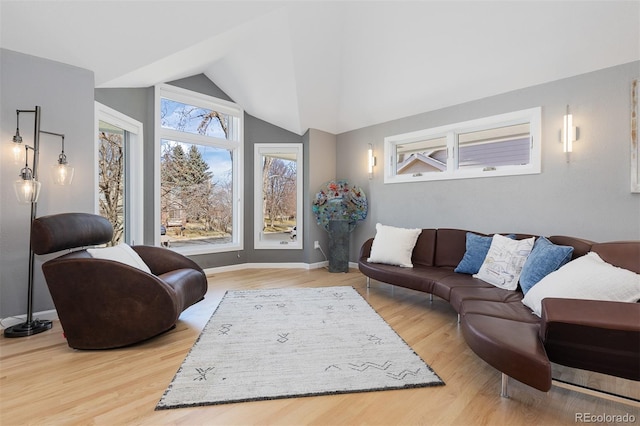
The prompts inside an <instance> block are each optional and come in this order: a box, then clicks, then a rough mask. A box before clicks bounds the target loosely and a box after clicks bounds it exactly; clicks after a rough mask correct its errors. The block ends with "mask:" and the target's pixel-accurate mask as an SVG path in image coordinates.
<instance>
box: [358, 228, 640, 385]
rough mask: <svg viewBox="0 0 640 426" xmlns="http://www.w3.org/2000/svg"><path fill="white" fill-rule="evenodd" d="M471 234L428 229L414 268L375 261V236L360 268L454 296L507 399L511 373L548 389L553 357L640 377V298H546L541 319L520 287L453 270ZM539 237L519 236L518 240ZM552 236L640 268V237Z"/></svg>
mask: <svg viewBox="0 0 640 426" xmlns="http://www.w3.org/2000/svg"><path fill="white" fill-rule="evenodd" d="M467 232H469V231H466V230H460V229H423V230H422V232H421V234H420V236H419V237H418V240H417V242H416V245H415V247H414V249H413V254H412V263H413V268H401V267H398V266H391V265H387V264H381V263H370V262H368V261H367V259H368V258H369V257H370V252H371V246H372V243H373V238H371V239H369V240H367V241H366V242H365V243H364V244H363V246H362V248H361V250H360V258H359V260H358V264H359V269H360V271H361V272H362V273H363V274H364V275H366V276H367V277H368V278H367V280H369V278H373V279H375V280H378V281H382V282H385V283H389V284H393V285H397V286H401V287H406V288H410V289H413V290H418V291H422V292H425V293H428V294H431V295H436V296H438V297H440V298H442V299H444V300H446V301H448V302H449V303H450V304H451V306H452V307H453V308H454V309H455V310H456V312H458V318H459V321H460V327H461V330H462V334H463V336H464V338H465V341H466V342H467V344H468V345H469V346H470V347H471V349H472V350H473V351H474V352H475V353H476V354H477V355H478V356H479V357H481V358H482V359H483V360H484V361H486V362H487V363H488V364H490V365H491V366H493V367H494V368H496V369H497V370H499V371H501V372H502V373H503V376H502V377H503V384H502V386H503V389H502V394H503V396H507V391H506V381H507V378H508V377H513V378H515V379H516V380H518V381H520V382H522V383H525V384H527V385H529V386H532V387H534V388H536V389H539V390H541V391H548V390H549V389H550V388H551V384H552V377H551V362H554V363H557V364H560V365H565V366H569V367H575V368H580V369H585V370H589V371H596V372H600V373H604V374H609V375H613V376H617V377H623V378H626V379H631V380H636V381H640V303H622V302H605V301H593V300H581V299H551V298H547V299H543V302H542V315H541V317H538V316H537V315H535V314H534V313H533V312H532V311H531V310H530V309H529V308H528V307H527V306H525V305H524V304H523V303H522V299H523V294H522V291H521V290H520V288H519V287H518V289H517V290H515V291H510V290H504V289H500V288H497V287H494V286H492V285H491V284H488V283H486V282H484V281H482V280H480V279H477V278H474V277H473V276H472V275H467V274H460V273H456V272H454V269H455V268H456V266H457V265H458V264H459V263H460V261H461V260H462V258H463V256H464V254H465V250H466V246H465V242H466V234H467ZM474 233H475V232H474ZM476 234H478V235H484V234H481V233H476ZM532 236H533V235H525V234H515V238H516V239H523V238H530V237H532ZM548 239H549V240H550V241H551V242H552V243H554V244H558V245H565V246H572V247H574V251H573V255H572V256H573V259H575V258H577V257H579V256H583V255H585V254H586V253H588V252H589V251H594V252H596V253H598V255H599V256H600V257H601V258H602V260H604V261H605V262H607V263H610V264H613V265H614V266H618V267H621V268H625V269H628V270H631V271H634V272H636V273H640V241H627V242H610V243H594V242H591V241H586V240H583V239H579V238H573V237H565V236H553V237H548ZM602 285H603V286H606V285H607V283H602ZM431 297H432V296H431Z"/></svg>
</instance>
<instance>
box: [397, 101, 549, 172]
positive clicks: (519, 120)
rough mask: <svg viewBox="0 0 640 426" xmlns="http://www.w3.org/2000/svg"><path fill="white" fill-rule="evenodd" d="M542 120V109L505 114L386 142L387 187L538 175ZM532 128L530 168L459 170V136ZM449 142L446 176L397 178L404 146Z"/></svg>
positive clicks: (515, 166) (498, 167) (540, 156)
mask: <svg viewBox="0 0 640 426" xmlns="http://www.w3.org/2000/svg"><path fill="white" fill-rule="evenodd" d="M541 116H542V108H541V107H535V108H529V109H524V110H520V111H514V112H509V113H505V114H498V115H493V116H490V117H483V118H478V119H474V120H468V121H463V122H458V123H453V124H447V125H444V126H438V127H433V128H429V129H424V130H418V131H414V132H408V133H403V134H398V135H393V136H387V137H385V138H384V183H385V184H391V183H404V182H424V181H438V180H451V179H471V178H484V177H495V176H516V175H526V174H538V173H540V172H541V170H542V166H541V158H542V155H541V146H542V141H541V135H542V130H541ZM525 123H528V124H529V126H530V127H529V135H530V144H529V150H530V151H529V163H528V164H526V165H510V166H496V167H491V168H480V167H478V168H471V167H465V168H459V166H458V161H459V155H458V148H459V144H458V135H459V134H462V133H469V132H475V131H482V130H490V129H496V128H500V127H506V126H512V125H516V124H525ZM435 138H446V140H447V167H446V170H444V171H442V172H437V173H436V172H434V173H430V172H427V173H414V174H397V172H396V170H397V163H396V162H397V149H396V147H397V146H398V145H401V144H408V143H412V142H418V141H422V140H426V139H435Z"/></svg>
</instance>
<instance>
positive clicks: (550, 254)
mask: <svg viewBox="0 0 640 426" xmlns="http://www.w3.org/2000/svg"><path fill="white" fill-rule="evenodd" d="M572 254H573V247H571V246H559V245H556V244H553V243H552V242H551V241H549V240H548V239H546V238H545V237H539V238H538V239H537V240H536V242H535V244H534V245H533V250H531V254H529V257H527V261H526V262H524V265H523V266H522V273H521V274H520V288H522V292H523V293H524V294H527V292H528V291H529V289H530V288H531V287H533V286H534V285H535V284H536V283H537V282H538V281H540V280H541V279H542V278H544V277H546V276H547V275H549V274H550V273H551V272H553V271H555V270H556V269H558V268H560V267H561V266H562V265H564V264H565V263H567V262H568V261H570V260H571V255H572Z"/></svg>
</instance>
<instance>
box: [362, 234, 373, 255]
mask: <svg viewBox="0 0 640 426" xmlns="http://www.w3.org/2000/svg"><path fill="white" fill-rule="evenodd" d="M372 244H373V238H369V239H368V240H367V241H365V242H364V244H362V247H360V257H359V258H358V260H359V259H365V260H366V259H368V258H369V256H371V246H372Z"/></svg>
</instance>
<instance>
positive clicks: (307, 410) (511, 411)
mask: <svg viewBox="0 0 640 426" xmlns="http://www.w3.org/2000/svg"><path fill="white" fill-rule="evenodd" d="M336 285H348V286H353V287H354V288H356V290H358V291H359V292H360V293H361V294H362V295H363V297H365V298H366V299H367V301H368V302H369V303H370V304H371V306H373V308H374V309H376V311H377V312H378V313H379V314H380V315H381V316H382V317H383V318H384V319H385V320H386V321H387V322H388V323H389V324H390V325H391V326H392V327H393V328H394V329H395V330H396V332H398V334H399V335H400V336H401V337H402V338H403V339H404V340H405V341H406V342H407V343H408V344H409V345H410V346H411V347H412V348H413V349H414V350H415V351H416V353H417V354H418V355H420V356H421V357H422V358H423V359H424V360H425V361H426V362H427V363H428V364H429V365H430V366H431V367H432V368H433V369H434V370H435V372H436V373H437V374H438V375H439V376H440V377H441V378H442V379H443V380H444V381H445V383H446V385H445V386H439V387H432V388H420V389H405V390H393V391H382V392H364V393H354V394H345V395H327V396H319V397H306V398H291V399H281V400H273V401H256V402H248V403H236V404H223V405H216V406H207V407H193V408H183V409H173V410H162V411H154V408H155V405H156V404H157V402H158V400H159V399H160V397H161V396H162V393H163V392H164V390H165V389H166V387H167V386H168V385H169V383H170V382H171V380H172V379H173V376H174V375H175V373H176V371H177V369H178V368H179V367H180V365H181V363H182V361H183V360H184V358H185V356H186V355H187V353H188V352H189V350H190V349H191V346H192V345H193V343H194V342H195V340H196V339H197V337H198V335H199V334H200V331H201V330H202V328H203V327H204V325H205V324H206V322H207V321H208V320H209V318H210V316H211V314H212V313H213V311H214V310H215V308H216V306H217V305H218V303H219V302H220V300H221V298H222V297H223V296H224V294H225V292H226V291H227V290H237V289H260V288H278V287H319V286H336ZM560 374H562V375H563V378H571V379H572V380H576V381H582V382H585V383H596V384H598V385H601V384H602V383H603V382H607V383H608V386H609V387H610V388H611V389H613V390H617V391H619V392H623V393H627V394H630V393H631V394H633V392H638V389H637V383H636V382H630V381H624V380H617V379H611V378H609V377H608V376H603V375H598V376H595V378H594V377H592V375H591V374H584V373H583V372H579V371H577V370H569V371H562V372H561V373H560ZM510 391H511V398H509V399H505V398H501V397H500V396H499V392H500V374H499V373H498V372H497V371H496V370H495V369H493V368H492V367H490V366H489V365H487V364H486V363H485V362H484V361H482V360H481V359H479V358H478V357H477V356H476V355H475V354H474V353H473V352H472V351H471V350H470V349H469V348H468V347H467V345H466V344H465V342H464V339H463V338H462V336H461V333H460V328H459V326H458V324H457V318H456V313H455V311H454V310H453V309H452V308H451V306H449V304H448V303H447V302H445V301H443V300H441V299H438V298H434V300H433V301H429V298H428V296H427V295H425V294H423V293H419V292H415V291H411V290H406V289H402V288H396V287H392V286H390V285H387V284H383V283H379V282H375V281H372V285H371V288H369V289H367V288H366V285H365V279H364V277H363V276H362V275H361V274H360V273H359V272H358V271H356V270H351V271H350V272H349V273H338V274H332V273H329V272H327V271H326V270H325V269H316V270H310V271H307V270H303V269H249V270H243V271H234V272H224V273H216V274H214V275H212V276H210V277H209V290H208V292H207V296H206V298H205V300H204V301H202V302H200V303H198V304H197V305H195V306H193V307H191V308H189V309H188V310H187V311H185V312H184V313H183V314H182V316H181V317H180V320H179V322H178V324H177V326H176V328H175V329H173V330H171V331H170V332H168V333H165V334H164V335H162V336H159V337H157V338H154V339H152V340H149V341H147V342H143V343H141V344H139V345H135V346H132V347H129V348H122V349H116V350H109V351H76V350H73V349H70V348H69V347H68V346H67V344H66V341H65V340H64V337H63V335H62V330H61V327H60V324H59V322H57V321H56V322H54V328H53V330H51V331H48V332H45V333H42V334H39V335H36V336H31V337H27V338H19V339H7V338H4V337H2V338H1V339H0V424H2V425H3V426H10V425H26V424H31V425H49V424H50V425H90V424H96V425H133V424H135V425H165V424H175V425H182V424H184V425H209V424H211V425H249V424H282V425H300V424H309V425H339V424H350V425H352V424H371V425H391V424H393V425H398V424H407V425H409V424H411V425H415V424H429V425H440V424H441V425H471V424H473V425H475V424H479V425H482V424H486V425H505V424H508V425H520V424H521V425H525V424H526V425H530V424H545V425H546V424H549V425H575V424H576V422H575V418H576V417H575V416H576V413H597V414H607V415H625V414H630V415H633V416H635V419H636V422H640V411H639V410H640V408H639V407H638V405H637V404H635V405H630V404H621V403H617V402H614V401H608V400H604V399H601V398H597V397H594V396H590V395H584V394H581V393H577V392H573V391H570V390H567V389H562V388H559V387H553V388H552V389H551V391H550V392H547V393H544V392H540V391H537V390H535V389H532V388H530V387H528V386H525V385H523V384H521V383H518V382H516V381H513V380H512V381H511V382H510Z"/></svg>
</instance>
